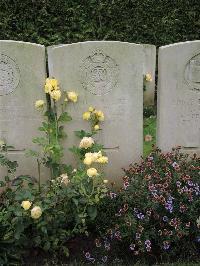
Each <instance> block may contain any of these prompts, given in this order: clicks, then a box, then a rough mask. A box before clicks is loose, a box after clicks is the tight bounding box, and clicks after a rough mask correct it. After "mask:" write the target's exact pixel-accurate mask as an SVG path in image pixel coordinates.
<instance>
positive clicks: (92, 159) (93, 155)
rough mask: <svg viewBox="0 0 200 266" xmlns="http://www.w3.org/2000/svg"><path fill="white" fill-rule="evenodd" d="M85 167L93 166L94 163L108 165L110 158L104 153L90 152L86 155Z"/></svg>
mask: <svg viewBox="0 0 200 266" xmlns="http://www.w3.org/2000/svg"><path fill="white" fill-rule="evenodd" d="M83 163H84V164H85V165H91V164H92V163H100V164H106V163H108V157H106V156H103V155H102V152H101V151H99V152H88V153H86V154H85V159H84V160H83Z"/></svg>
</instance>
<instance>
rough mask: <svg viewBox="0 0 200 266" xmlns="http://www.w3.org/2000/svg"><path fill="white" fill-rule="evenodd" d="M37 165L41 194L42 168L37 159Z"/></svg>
mask: <svg viewBox="0 0 200 266" xmlns="http://www.w3.org/2000/svg"><path fill="white" fill-rule="evenodd" d="M37 165H38V189H39V192H41V168H40V166H41V165H40V161H39V159H37Z"/></svg>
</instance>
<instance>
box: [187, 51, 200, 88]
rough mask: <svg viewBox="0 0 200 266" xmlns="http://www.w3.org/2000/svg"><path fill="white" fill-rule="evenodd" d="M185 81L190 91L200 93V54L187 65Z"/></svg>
mask: <svg viewBox="0 0 200 266" xmlns="http://www.w3.org/2000/svg"><path fill="white" fill-rule="evenodd" d="M185 79H186V81H187V83H188V85H189V87H190V89H192V90H195V91H200V54H197V55H196V56H194V57H192V58H191V59H190V60H189V62H188V63H187V65H186V68H185Z"/></svg>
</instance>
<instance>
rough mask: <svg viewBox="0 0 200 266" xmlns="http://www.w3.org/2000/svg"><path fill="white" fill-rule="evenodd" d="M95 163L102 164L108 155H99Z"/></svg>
mask: <svg viewBox="0 0 200 266" xmlns="http://www.w3.org/2000/svg"><path fill="white" fill-rule="evenodd" d="M97 163H102V164H105V163H108V157H106V156H101V157H100V158H98V159H97Z"/></svg>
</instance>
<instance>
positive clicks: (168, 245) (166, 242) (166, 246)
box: [163, 241, 170, 250]
mask: <svg viewBox="0 0 200 266" xmlns="http://www.w3.org/2000/svg"><path fill="white" fill-rule="evenodd" d="M163 248H164V250H168V249H169V248H170V244H169V242H168V241H164V242H163Z"/></svg>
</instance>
